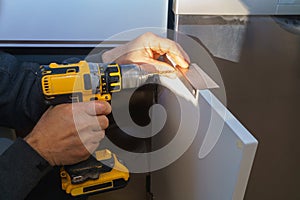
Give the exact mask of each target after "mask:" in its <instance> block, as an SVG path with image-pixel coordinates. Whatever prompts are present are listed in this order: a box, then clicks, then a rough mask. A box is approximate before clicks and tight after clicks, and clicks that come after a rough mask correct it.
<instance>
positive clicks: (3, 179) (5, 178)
mask: <svg viewBox="0 0 300 200" xmlns="http://www.w3.org/2000/svg"><path fill="white" fill-rule="evenodd" d="M51 169H52V167H51V166H50V165H49V163H48V162H47V161H46V160H44V159H43V158H42V157H41V156H40V155H39V154H38V153H37V152H36V151H34V150H33V149H32V148H31V147H30V146H29V145H28V144H27V143H26V142H25V141H24V140H22V139H17V140H16V141H15V142H14V143H13V144H12V145H11V146H10V147H9V148H8V149H7V150H6V151H5V152H4V153H3V154H2V155H0V199H25V197H26V196H27V195H28V194H29V193H30V191H31V190H32V189H33V188H34V187H35V186H36V185H37V184H38V182H39V181H40V180H41V179H42V177H44V175H45V174H46V173H47V172H49V171H50V170H51Z"/></svg>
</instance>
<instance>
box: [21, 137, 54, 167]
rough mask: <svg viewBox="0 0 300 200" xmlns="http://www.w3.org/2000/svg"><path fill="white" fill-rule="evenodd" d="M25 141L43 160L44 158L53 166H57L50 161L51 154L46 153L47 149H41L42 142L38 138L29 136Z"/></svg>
mask: <svg viewBox="0 0 300 200" xmlns="http://www.w3.org/2000/svg"><path fill="white" fill-rule="evenodd" d="M24 141H25V142H26V143H27V144H28V145H29V146H31V148H32V149H33V150H35V151H36V152H37V153H38V154H39V155H40V156H41V157H42V158H44V159H45V160H46V161H47V162H48V163H49V164H50V165H51V166H54V165H55V164H54V163H53V162H51V159H49V153H47V151H45V148H43V147H41V144H40V141H39V139H38V138H36V137H34V136H32V134H29V135H27V136H26V137H25V138H24Z"/></svg>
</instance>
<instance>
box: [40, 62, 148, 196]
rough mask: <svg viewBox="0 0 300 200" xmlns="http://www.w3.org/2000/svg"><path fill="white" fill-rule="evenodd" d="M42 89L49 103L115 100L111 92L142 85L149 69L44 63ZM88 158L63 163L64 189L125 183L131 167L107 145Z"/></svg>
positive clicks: (93, 189)
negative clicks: (68, 163)
mask: <svg viewBox="0 0 300 200" xmlns="http://www.w3.org/2000/svg"><path fill="white" fill-rule="evenodd" d="M40 69H41V74H42V91H43V94H44V96H45V100H46V103H47V104H49V105H57V104H61V103H72V102H86V101H93V100H104V101H109V100H111V93H114V92H119V91H120V90H121V89H126V88H135V87H139V86H141V85H142V84H144V83H145V82H146V80H147V79H148V77H149V75H151V74H149V73H147V72H146V71H144V70H142V69H141V68H140V66H139V65H135V64H129V65H118V64H116V63H110V64H103V63H91V62H86V61H80V62H78V63H72V64H70V63H68V64H57V63H51V64H49V65H42V66H41V67H40ZM94 154H95V155H94V156H90V158H89V159H88V160H86V161H83V162H80V163H78V164H75V165H71V166H63V167H62V168H61V171H60V177H61V181H62V189H63V190H65V191H66V192H67V193H70V194H71V195H73V196H78V195H85V194H91V193H98V192H105V191H110V190H115V189H118V188H122V187H124V186H125V185H126V184H127V182H128V180H129V171H128V169H127V168H126V166H125V165H124V164H123V163H122V162H121V161H120V160H119V159H118V158H117V156H116V155H115V154H114V153H112V152H110V151H109V150H107V149H104V150H98V151H96V152H95V153H94Z"/></svg>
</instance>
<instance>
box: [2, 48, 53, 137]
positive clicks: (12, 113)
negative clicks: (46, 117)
mask: <svg viewBox="0 0 300 200" xmlns="http://www.w3.org/2000/svg"><path fill="white" fill-rule="evenodd" d="M40 82H41V74H40V72H39V64H37V63H30V62H19V61H18V60H17V59H16V58H15V57H14V56H12V55H10V54H7V53H4V52H0V126H5V127H10V128H13V129H15V130H16V132H17V133H18V136H21V137H22V136H25V135H26V134H28V133H29V132H30V131H31V130H32V128H33V127H34V125H35V124H36V123H37V121H38V120H39V118H40V117H41V116H42V114H43V113H44V111H45V110H46V109H47V106H46V105H45V103H44V98H43V95H42V90H41V84H40Z"/></svg>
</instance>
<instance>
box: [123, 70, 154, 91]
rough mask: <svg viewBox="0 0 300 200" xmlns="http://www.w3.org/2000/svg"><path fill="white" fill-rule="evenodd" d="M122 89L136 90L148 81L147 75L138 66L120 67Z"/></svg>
mask: <svg viewBox="0 0 300 200" xmlns="http://www.w3.org/2000/svg"><path fill="white" fill-rule="evenodd" d="M120 70H121V77H122V83H121V85H122V89H129V88H138V87H140V86H141V85H143V84H144V83H145V82H146V81H147V79H148V73H147V72H146V71H144V70H143V69H141V67H140V66H139V65H136V64H130V65H121V67H120Z"/></svg>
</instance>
